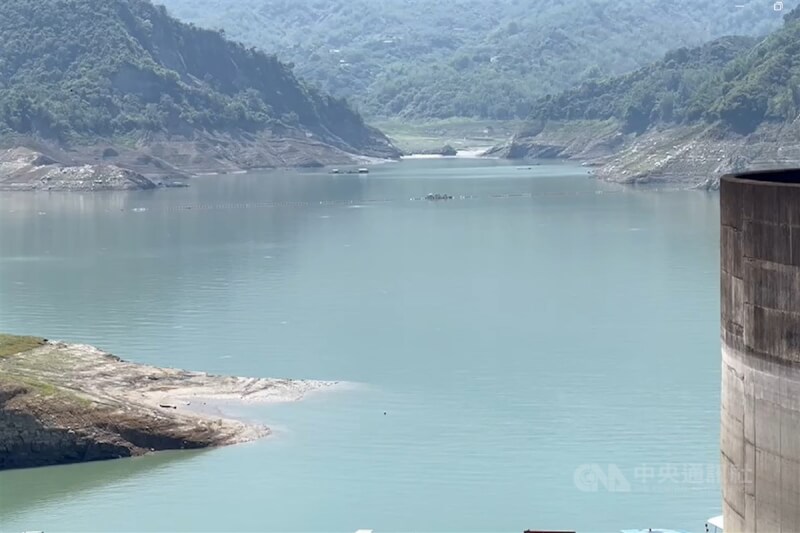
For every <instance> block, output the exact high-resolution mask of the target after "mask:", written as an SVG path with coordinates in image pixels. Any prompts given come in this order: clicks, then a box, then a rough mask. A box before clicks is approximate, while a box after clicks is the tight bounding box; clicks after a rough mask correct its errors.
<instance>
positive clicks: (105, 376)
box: [0, 335, 335, 470]
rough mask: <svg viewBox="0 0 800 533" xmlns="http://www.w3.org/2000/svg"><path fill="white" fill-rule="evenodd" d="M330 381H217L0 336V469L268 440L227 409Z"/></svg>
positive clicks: (282, 398) (287, 397)
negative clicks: (230, 415) (225, 407)
mask: <svg viewBox="0 0 800 533" xmlns="http://www.w3.org/2000/svg"><path fill="white" fill-rule="evenodd" d="M334 384H335V383H333V382H321V381H300V380H289V379H265V378H241V377H226V376H214V375H210V374H206V373H202V372H190V371H186V370H177V369H168V368H159V367H154V366H148V365H140V364H135V363H131V362H128V361H124V360H122V359H120V358H119V357H117V356H114V355H112V354H109V353H106V352H103V351H101V350H99V349H97V348H95V347H92V346H88V345H83V344H67V343H64V342H58V341H48V340H46V339H43V338H38V337H20V336H14V335H0V470H4V469H10V468H27V467H35V466H47V465H57V464H67V463H78V462H85V461H96V460H103V459H115V458H121V457H130V456H136V455H142V454H145V453H148V452H152V451H158V450H179V449H195V448H207V447H213V446H224V445H229V444H236V443H240V442H246V441H251V440H254V439H258V438H260V437H263V436H266V435H268V434H269V433H270V430H269V428H267V427H265V426H263V425H260V424H249V423H245V422H243V421H239V420H233V419H230V418H227V417H226V416H225V415H224V414H223V413H222V412H221V411H220V406H222V405H223V404H228V403H231V402H237V403H243V402H248V403H249V402H288V401H296V400H300V399H301V398H303V397H304V396H305V395H306V394H308V393H310V392H313V391H316V390H320V389H323V388H327V387H330V386H332V385H334Z"/></svg>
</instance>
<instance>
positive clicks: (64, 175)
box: [0, 128, 401, 192]
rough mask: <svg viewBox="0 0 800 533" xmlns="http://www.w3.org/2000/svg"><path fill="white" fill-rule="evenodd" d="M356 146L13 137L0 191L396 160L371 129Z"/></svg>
mask: <svg viewBox="0 0 800 533" xmlns="http://www.w3.org/2000/svg"><path fill="white" fill-rule="evenodd" d="M355 144H356V146H352V145H349V144H346V143H345V142H344V141H342V140H340V139H338V138H337V137H335V136H333V135H315V134H312V133H310V132H302V131H295V130H288V129H287V130H286V131H282V132H278V133H273V132H271V131H262V132H258V133H252V134H248V135H246V136H245V135H232V134H225V133H210V132H202V133H200V132H196V133H194V134H193V135H192V136H188V137H178V136H167V135H160V134H151V135H147V136H144V137H142V138H139V139H136V140H135V141H134V140H128V141H125V142H122V141H120V140H100V139H98V140H95V141H93V142H92V143H90V144H75V145H71V146H65V145H60V144H55V143H50V142H45V141H42V140H41V139H33V138H28V137H24V136H18V137H13V138H4V139H2V145H0V191H9V190H12V191H20V190H22V191H30V190H45V191H82V192H87V191H107V190H146V189H156V188H159V187H176V186H177V187H179V186H186V184H187V181H188V180H189V179H190V178H191V177H193V176H196V175H200V174H225V173H232V172H240V171H245V170H251V169H264V168H289V167H321V166H324V165H350V164H366V163H369V162H371V161H376V160H386V159H396V158H399V157H400V155H401V154H400V152H399V151H398V150H397V149H396V148H395V147H394V146H393V145H392V144H391V143H390V142H389V141H388V140H386V139H385V138H384V137H383V135H382V134H380V132H378V131H377V130H373V129H372V128H369V129H368V130H367V133H366V134H365V137H364V138H363V139H359V140H358V142H357V143H355Z"/></svg>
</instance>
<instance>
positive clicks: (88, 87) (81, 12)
mask: <svg viewBox="0 0 800 533" xmlns="http://www.w3.org/2000/svg"><path fill="white" fill-rule="evenodd" d="M201 131H202V132H211V133H214V134H220V133H224V134H231V135H240V134H243V133H250V134H254V133H260V132H269V133H270V134H273V135H275V136H276V137H280V136H281V135H284V134H287V135H289V136H291V135H297V134H299V136H300V137H303V138H308V137H312V138H314V139H318V140H320V141H321V142H325V143H329V144H333V145H335V146H337V147H338V148H342V149H344V150H347V151H354V152H355V151H359V150H362V149H363V150H366V151H369V150H377V151H380V150H381V149H382V148H387V150H388V151H391V150H390V149H388V147H389V145H388V142H387V141H386V140H385V138H384V137H383V136H382V135H381V134H380V133H378V132H377V131H375V130H373V129H371V128H369V127H367V126H365V124H364V122H363V121H362V119H361V117H360V116H359V115H358V114H357V113H355V112H354V111H352V110H351V109H350V108H349V107H348V105H347V104H346V103H345V102H344V101H342V100H339V99H335V98H332V97H330V96H327V95H325V94H324V93H322V92H320V91H318V90H316V89H312V88H309V87H308V86H306V85H305V84H303V83H302V82H300V81H298V79H297V78H296V77H295V76H294V74H293V73H292V70H291V68H289V67H287V66H286V65H284V64H282V63H281V62H280V61H278V60H277V59H276V57H275V56H273V55H267V54H265V53H263V52H261V51H257V50H255V49H253V48H247V47H245V46H244V45H241V44H237V43H234V42H230V41H227V40H225V39H224V37H223V36H221V35H220V34H219V33H217V32H215V31H210V30H204V29H199V28H196V27H192V26H190V25H187V24H184V23H181V22H179V21H177V20H175V19H173V18H170V17H169V16H168V15H167V12H166V9H165V8H163V7H162V6H154V5H153V4H151V3H149V2H147V1H144V0H3V1H2V2H0V134H5V135H6V136H7V135H9V134H16V135H27V136H32V137H36V138H40V139H49V140H55V141H59V142H67V141H69V142H82V141H91V140H93V139H97V138H109V139H119V138H122V137H130V138H135V139H142V138H143V136H153V135H167V136H169V135H173V136H182V137H185V138H189V139H191V138H193V137H195V136H196V134H197V132H201ZM293 132H295V133H293Z"/></svg>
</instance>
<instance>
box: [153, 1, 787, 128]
mask: <svg viewBox="0 0 800 533" xmlns="http://www.w3.org/2000/svg"><path fill="white" fill-rule="evenodd" d="M157 1H158V2H160V3H163V4H165V5H166V6H167V7H168V9H169V10H170V11H171V12H172V13H173V14H174V15H176V16H177V17H179V18H181V19H183V20H187V21H191V22H194V23H196V24H198V25H201V26H204V27H209V28H215V29H219V28H222V29H224V30H225V32H226V34H227V35H228V36H230V37H232V38H234V39H237V40H242V41H243V42H245V43H247V44H248V45H253V46H257V47H260V48H262V49H265V50H267V51H269V52H274V53H276V54H278V56H279V57H281V58H282V59H284V60H287V61H292V62H293V63H294V64H295V65H296V66H295V70H296V72H297V73H298V74H299V75H301V76H303V77H304V78H306V79H308V80H309V81H313V82H315V83H317V84H318V85H319V86H321V87H322V88H323V89H325V90H327V91H329V92H331V93H333V94H335V95H337V96H345V97H348V98H351V99H352V100H353V101H354V103H355V104H357V105H358V108H359V109H360V110H361V111H362V112H364V113H366V114H368V115H371V116H383V117H403V118H414V119H421V118H448V117H453V116H464V117H480V118H492V119H509V118H524V117H526V116H528V115H529V113H530V112H531V104H532V102H533V101H534V100H535V99H536V98H537V97H539V96H542V95H544V94H548V93H554V92H558V91H560V90H563V89H566V88H569V87H571V86H573V85H574V84H576V83H578V82H580V81H585V80H589V79H599V78H603V77H608V76H614V75H619V74H623V73H626V72H629V71H632V70H634V69H636V68H637V67H641V66H644V65H647V64H648V63H650V62H652V61H655V60H657V59H658V58H660V57H662V56H663V54H664V53H665V52H667V51H668V50H671V49H674V48H678V47H681V46H687V47H691V46H696V45H700V44H702V43H704V42H707V41H709V40H712V39H714V38H717V37H721V36H724V35H731V34H742V35H761V34H764V33H766V32H768V31H770V30H771V29H774V28H775V27H777V26H778V25H779V24H780V15H781V14H780V13H776V12H775V11H773V9H772V4H771V3H769V2H764V1H763V0H743V1H741V2H736V3H737V4H742V5H744V7H743V8H736V7H734V2H729V5H724V4H723V5H720V3H718V2H704V1H701V0H675V1H672V2H660V1H658V0H575V1H570V2H551V1H547V0H498V1H496V2H487V1H484V0H448V1H444V2H443V1H435V0H392V1H382V2H376V1H373V0H237V1H235V2H230V1H228V0H157ZM794 4H796V2H793V1H788V2H785V5H786V6H787V8H788V7H790V5H794Z"/></svg>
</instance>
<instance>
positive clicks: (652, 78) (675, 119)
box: [493, 8, 800, 187]
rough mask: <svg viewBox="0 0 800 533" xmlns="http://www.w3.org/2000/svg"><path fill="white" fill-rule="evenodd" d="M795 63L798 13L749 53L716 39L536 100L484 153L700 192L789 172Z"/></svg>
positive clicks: (799, 92)
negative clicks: (547, 160) (742, 176)
mask: <svg viewBox="0 0 800 533" xmlns="http://www.w3.org/2000/svg"><path fill="white" fill-rule="evenodd" d="M798 58H800V8H796V9H795V10H793V11H791V12H789V13H788V14H787V15H786V16H785V23H784V25H783V26H782V27H780V28H779V29H777V30H775V31H774V32H773V33H771V34H770V35H768V36H767V37H766V38H763V39H761V40H759V41H757V42H756V43H755V44H752V42H751V40H750V39H748V38H723V39H718V40H716V41H713V42H711V43H708V44H706V45H704V46H701V47H698V48H694V49H687V48H682V49H678V50H675V51H672V52H669V53H668V54H667V55H666V56H665V57H664V58H663V59H662V60H660V61H658V62H656V63H654V64H652V65H649V66H647V67H643V68H641V69H638V70H636V71H634V72H632V73H630V74H627V75H623V76H619V77H611V78H607V79H603V80H598V81H589V82H585V83H583V84H581V85H579V86H578V87H576V88H573V89H570V90H567V91H564V92H561V93H558V94H555V95H552V96H546V97H542V98H540V99H539V100H537V101H536V102H535V103H534V105H533V106H532V111H531V114H530V116H529V121H528V124H527V125H526V126H525V127H524V128H523V129H522V130H521V131H520V132H519V133H518V134H517V135H515V136H514V138H513V139H512V140H511V141H510V142H508V143H506V144H504V145H500V146H497V147H495V148H494V149H493V153H495V154H497V155H504V156H506V157H515V158H516V157H522V158H527V157H571V158H578V159H583V160H588V161H590V162H592V164H594V165H597V166H599V168H598V169H597V171H596V174H597V175H598V176H599V177H601V178H603V179H608V180H612V181H621V182H626V183H667V182H669V183H672V184H674V183H686V184H694V185H697V184H702V185H703V186H704V187H714V186H716V184H718V181H717V179H718V177H719V176H720V175H721V174H724V173H726V172H740V171H743V170H748V169H751V170H756V169H765V168H785V167H797V166H798V165H800V121H798V120H797V118H798V116H800V59H798Z"/></svg>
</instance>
